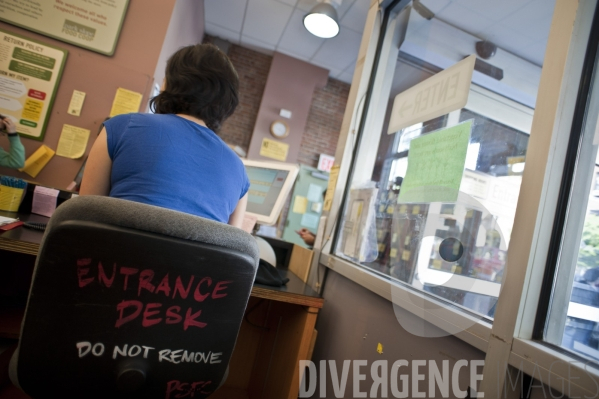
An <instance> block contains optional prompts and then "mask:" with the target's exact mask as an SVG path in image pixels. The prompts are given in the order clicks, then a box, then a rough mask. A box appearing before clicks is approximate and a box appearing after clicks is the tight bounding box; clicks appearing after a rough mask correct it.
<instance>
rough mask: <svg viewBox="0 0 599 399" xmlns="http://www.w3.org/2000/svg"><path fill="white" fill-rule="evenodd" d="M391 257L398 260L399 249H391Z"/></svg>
mask: <svg viewBox="0 0 599 399" xmlns="http://www.w3.org/2000/svg"><path fill="white" fill-rule="evenodd" d="M389 256H390V257H392V258H397V248H391V251H389Z"/></svg>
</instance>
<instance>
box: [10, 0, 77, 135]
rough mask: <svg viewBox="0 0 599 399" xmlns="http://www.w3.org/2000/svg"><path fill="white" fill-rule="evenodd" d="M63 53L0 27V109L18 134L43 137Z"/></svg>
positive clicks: (61, 64) (63, 59) (59, 74)
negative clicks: (13, 124) (10, 120)
mask: <svg viewBox="0 0 599 399" xmlns="http://www.w3.org/2000/svg"><path fill="white" fill-rule="evenodd" d="M1 1H2V0H0V2H1ZM66 57H67V51H66V50H61V49H58V48H55V47H52V46H48V45H45V44H42V43H39V42H37V41H34V40H30V39H27V38H23V37H21V36H17V35H13V34H10V33H8V32H5V31H2V30H0V110H1V112H2V114H3V115H5V116H7V117H9V118H10V119H12V121H13V122H14V123H15V125H16V126H17V132H19V133H20V134H22V135H24V136H27V137H29V138H32V139H36V140H42V139H43V137H44V133H45V131H46V125H47V123H48V119H49V117H50V111H51V109H52V105H53V102H54V97H55V95H56V90H57V88H58V83H59V82H60V78H61V75H62V70H63V67H64V63H65V60H66Z"/></svg>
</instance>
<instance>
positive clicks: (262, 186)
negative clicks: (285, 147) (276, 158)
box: [243, 159, 299, 225]
mask: <svg viewBox="0 0 599 399" xmlns="http://www.w3.org/2000/svg"><path fill="white" fill-rule="evenodd" d="M243 163H244V165H245V170H246V171H247V174H248V177H249V178H250V190H249V192H248V203H247V208H246V214H248V215H253V216H255V217H256V218H257V222H258V223H260V224H263V225H272V224H275V223H276V222H277V218H278V217H279V214H280V213H281V210H282V209H283V205H284V204H285V200H286V199H287V196H288V195H289V192H290V191H291V187H293V183H294V182H295V178H296V177H297V174H298V172H299V166H298V165H295V164H289V163H281V162H263V161H251V160H248V159H244V160H243Z"/></svg>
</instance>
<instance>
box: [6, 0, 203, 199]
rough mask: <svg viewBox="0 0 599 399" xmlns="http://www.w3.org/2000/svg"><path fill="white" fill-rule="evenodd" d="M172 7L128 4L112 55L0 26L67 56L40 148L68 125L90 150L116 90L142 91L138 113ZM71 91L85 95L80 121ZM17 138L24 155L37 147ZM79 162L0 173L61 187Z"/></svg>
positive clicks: (150, 1)
mask: <svg viewBox="0 0 599 399" xmlns="http://www.w3.org/2000/svg"><path fill="white" fill-rule="evenodd" d="M194 2H195V0H194ZM174 7H175V0H130V2H129V8H128V10H127V14H126V16H125V20H124V23H123V28H122V30H121V34H120V37H119V40H118V43H117V47H116V51H115V53H114V55H113V56H111V57H107V56H104V55H101V54H98V53H95V52H92V51H89V50H85V49H83V48H80V47H76V46H73V45H70V44H68V43H64V42H61V41H58V40H55V39H52V38H49V37H46V36H43V35H39V34H37V33H33V32H31V31H28V30H25V29H21V28H18V27H16V26H13V25H10V24H6V23H3V22H0V29H2V30H4V31H7V32H11V33H15V34H18V35H22V36H24V37H27V38H30V39H34V40H37V41H40V42H42V43H46V44H49V45H53V46H56V47H60V48H63V49H66V50H68V52H69V54H68V57H67V61H66V64H65V69H64V72H63V76H62V80H61V82H60V84H59V86H58V91H57V94H56V99H55V102H54V106H53V108H52V110H51V114H50V119H49V123H48V126H47V130H46V135H45V138H44V140H43V144H45V145H47V146H48V147H50V148H52V149H53V150H56V147H57V144H58V138H59V136H60V133H61V131H62V126H63V125H64V124H70V125H74V126H78V127H82V128H85V129H89V130H91V136H90V140H89V143H88V146H87V152H89V149H90V148H91V145H92V144H93V141H94V139H95V137H96V133H97V132H98V129H99V127H100V125H101V124H102V121H103V120H104V118H105V117H107V116H108V114H109V113H110V108H111V105H112V100H113V99H114V95H115V93H116V90H117V88H119V87H122V88H125V89H129V90H133V91H136V92H139V93H143V95H144V98H143V100H142V111H143V108H145V104H147V101H148V96H149V94H150V93H151V88H152V83H153V80H154V78H153V77H154V73H155V70H156V65H157V63H158V59H159V56H160V53H161V50H162V45H163V42H164V38H165V36H166V33H167V29H168V27H169V22H170V20H171V14H172V12H173V9H174ZM73 90H80V91H83V92H85V93H86V94H87V96H86V99H85V103H84V105H83V109H82V112H81V116H79V117H77V116H72V115H69V114H67V112H66V111H67V107H68V104H69V102H70V100H71V96H72V94H73ZM21 140H22V142H23V144H24V146H25V150H26V156H29V155H31V154H32V153H33V152H34V151H35V150H36V149H37V148H38V147H39V146H40V145H41V144H42V143H41V142H39V141H37V140H30V139H27V138H22V139H21ZM6 145H7V141H6V139H3V138H0V146H3V147H6ZM87 152H86V153H87ZM82 162H83V158H82V159H78V160H72V159H67V158H62V157H59V156H56V155H55V156H54V157H53V158H52V160H51V161H50V162H49V163H48V165H47V166H46V167H45V168H44V169H43V170H42V171H41V172H40V174H38V175H37V177H36V178H35V179H33V178H31V177H30V176H29V175H26V174H25V173H21V172H18V171H16V170H12V169H6V168H0V175H1V174H5V175H12V176H17V177H21V178H23V179H26V180H30V181H35V182H38V183H40V184H43V185H46V186H49V187H55V188H62V189H64V188H66V186H67V185H68V184H69V183H70V182H71V181H72V180H73V178H74V177H75V175H76V174H77V171H78V170H79V168H80V166H81V163H82Z"/></svg>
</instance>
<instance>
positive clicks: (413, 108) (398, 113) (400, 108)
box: [387, 55, 476, 134]
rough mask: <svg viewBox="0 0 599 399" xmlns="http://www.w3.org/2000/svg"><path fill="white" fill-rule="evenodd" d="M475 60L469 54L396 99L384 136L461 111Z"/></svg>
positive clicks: (468, 91) (465, 99)
mask: <svg viewBox="0 0 599 399" xmlns="http://www.w3.org/2000/svg"><path fill="white" fill-rule="evenodd" d="M475 61H476V56H475V55H471V56H470V57H468V58H466V59H464V60H462V61H460V62H458V63H457V64H455V65H453V66H451V67H449V68H447V69H446V70H444V71H442V72H439V73H438V74H436V75H434V76H432V77H430V78H428V79H427V80H425V81H424V82H421V83H419V84H417V85H416V86H414V87H411V88H409V89H408V90H406V91H403V92H401V93H399V94H398V95H397V96H395V100H393V110H392V111H391V120H390V121H389V130H388V132H387V133H389V134H393V133H395V132H398V131H399V130H401V129H403V128H405V127H408V126H412V125H413V124H415V123H418V122H424V121H428V120H430V119H433V118H436V117H438V116H441V115H445V114H447V113H449V112H451V111H455V110H457V109H461V108H464V106H465V105H466V103H467V102H468V94H469V93H470V82H471V81H472V72H473V71H474V63H475Z"/></svg>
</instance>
